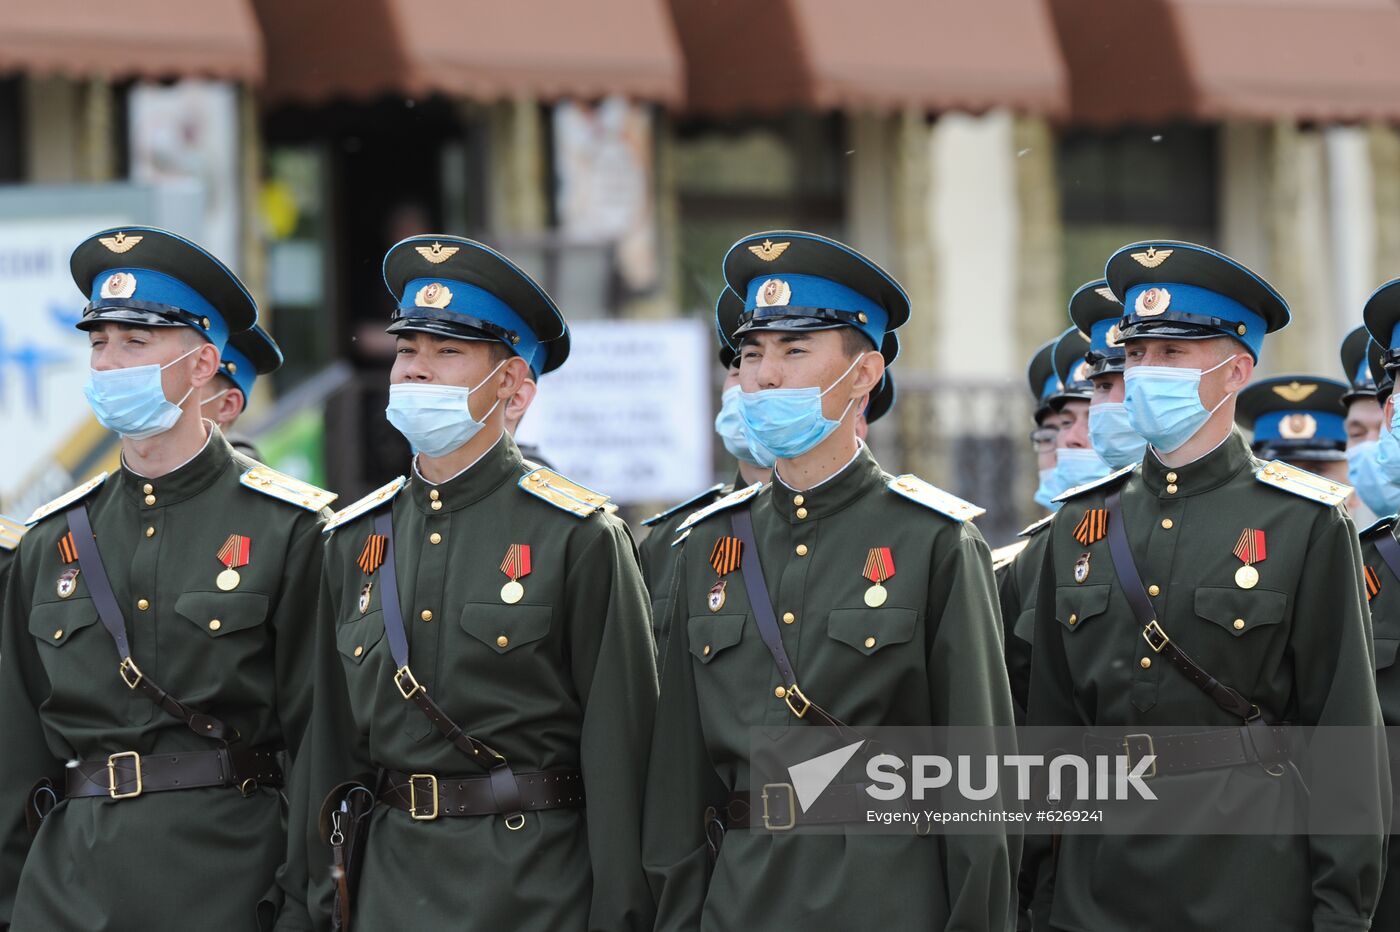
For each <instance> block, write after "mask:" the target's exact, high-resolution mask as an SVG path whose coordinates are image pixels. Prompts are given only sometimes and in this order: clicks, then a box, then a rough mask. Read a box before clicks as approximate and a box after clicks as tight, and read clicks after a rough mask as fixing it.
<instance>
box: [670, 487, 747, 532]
mask: <svg viewBox="0 0 1400 932" xmlns="http://www.w3.org/2000/svg"><path fill="white" fill-rule="evenodd" d="M763 489H764V485H763V483H762V482H755V483H754V484H753V485H749V486H745V487H744V488H742V489H735V490H734V491H733V492H730V493H729V494H728V495H726V496H724V497H723V498H721V499H718V500H717V501H713V502H710V504H708V505H706V506H705V507H704V508H701V509H700V510H699V511H697V512H695V513H694V514H692V515H691V516H690V517H688V518H686V519H685V520H684V521H682V522H681V524H680V527H678V528H676V539H675V540H674V541H672V542H671V543H672V545H673V546H674V545H675V544H678V543H680V542H681V539H682V535H683V534H684V533H685V532H686V531H689V530H690V529H691V528H693V527H695V525H697V524H699V523H700V522H701V521H704V520H705V519H706V518H708V517H709V516H710V515H712V514H717V513H718V512H721V511H724V510H725V509H727V508H733V507H734V506H735V505H739V504H742V503H743V502H746V501H748V500H749V499H751V498H753V497H754V496H755V495H757V494H758V493H759V492H762V491H763Z"/></svg>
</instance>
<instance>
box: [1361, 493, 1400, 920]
mask: <svg viewBox="0 0 1400 932" xmlns="http://www.w3.org/2000/svg"><path fill="white" fill-rule="evenodd" d="M1398 528H1400V522H1397V521H1396V518H1395V516H1394V515H1392V516H1391V517H1389V518H1384V519H1382V520H1381V521H1378V522H1376V523H1375V524H1373V525H1372V526H1371V527H1369V528H1367V529H1366V530H1365V531H1362V532H1361V559H1362V562H1363V563H1364V564H1365V578H1366V593H1367V597H1368V598H1369V600H1370V606H1371V629H1372V631H1373V632H1374V633H1375V641H1376V692H1377V694H1378V695H1379V696H1380V701H1381V715H1382V717H1383V718H1384V719H1385V724H1386V727H1387V728H1392V729H1393V728H1396V727H1400V664H1397V663H1396V662H1395V661H1396V653H1397V651H1400V577H1397V576H1396V575H1395V574H1394V573H1393V572H1391V570H1390V567H1389V566H1388V565H1387V564H1386V562H1385V560H1383V559H1382V558H1381V555H1380V551H1379V550H1377V549H1376V542H1377V541H1378V540H1379V539H1380V538H1381V536H1382V535H1390V536H1391V537H1392V538H1393V539H1396V540H1400V538H1396V537H1395V534H1396V531H1397V529H1398ZM1390 758H1391V761H1392V764H1391V781H1392V784H1393V783H1394V781H1395V778H1396V776H1397V775H1400V747H1396V746H1394V744H1393V743H1392V746H1391V748H1390ZM1392 789H1393V786H1392ZM1386 856H1387V859H1388V865H1389V866H1388V868H1387V870H1386V873H1385V886H1384V888H1383V889H1382V891H1381V899H1380V905H1379V906H1377V907H1376V915H1375V917H1374V919H1373V920H1372V922H1371V928H1373V929H1400V837H1397V836H1396V835H1391V838H1390V846H1389V847H1388V848H1387V851H1386Z"/></svg>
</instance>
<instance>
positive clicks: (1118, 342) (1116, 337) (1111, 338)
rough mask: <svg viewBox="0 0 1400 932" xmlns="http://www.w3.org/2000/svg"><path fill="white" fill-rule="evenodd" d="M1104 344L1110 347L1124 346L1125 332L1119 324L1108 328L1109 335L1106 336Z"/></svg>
mask: <svg viewBox="0 0 1400 932" xmlns="http://www.w3.org/2000/svg"><path fill="white" fill-rule="evenodd" d="M1104 342H1105V343H1107V344H1108V345H1109V346H1122V345H1123V330H1122V328H1120V327H1119V326H1118V325H1117V324H1114V325H1113V326H1111V327H1109V328H1108V333H1107V334H1105V335H1104Z"/></svg>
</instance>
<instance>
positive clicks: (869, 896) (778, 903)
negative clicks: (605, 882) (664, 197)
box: [645, 232, 1019, 930]
mask: <svg viewBox="0 0 1400 932" xmlns="http://www.w3.org/2000/svg"><path fill="white" fill-rule="evenodd" d="M724 272H725V279H726V281H727V282H728V284H729V286H730V287H731V288H733V289H734V290H735V291H736V292H737V293H740V294H743V295H744V296H745V310H744V313H743V315H742V317H741V318H740V326H739V327H738V328H737V331H736V332H735V333H734V334H733V335H732V337H733V338H734V339H735V340H736V341H737V342H738V344H739V347H740V350H739V352H740V356H741V363H740V383H741V386H742V389H743V394H742V395H741V396H740V397H741V399H742V407H741V410H742V411H743V415H744V422H745V426H746V429H747V431H748V434H749V441H750V443H751V444H753V445H754V446H755V448H757V449H762V450H766V451H768V453H769V454H770V455H771V456H773V457H774V458H775V460H776V467H775V472H774V479H773V482H772V483H771V484H770V485H769V486H767V487H763V488H762V489H760V488H758V487H752V486H751V487H749V488H747V489H741V490H738V491H736V492H734V493H732V494H731V495H728V496H726V497H725V498H722V499H720V500H719V501H717V502H715V503H714V504H713V505H711V506H710V507H708V508H706V509H702V510H701V511H699V512H697V513H695V514H694V515H692V516H691V517H689V518H687V519H686V521H685V522H683V523H682V525H681V527H680V529H679V535H678V537H679V538H680V539H681V543H680V545H679V548H678V549H679V550H680V553H679V556H678V557H677V563H676V568H675V583H674V585H673V587H672V591H673V593H674V595H673V597H672V600H671V604H670V609H669V610H670V616H671V620H670V623H669V625H668V637H667V644H666V645H665V646H664V647H663V648H662V658H663V660H662V667H663V669H662V684H663V685H662V691H661V699H660V702H659V703H658V707H657V709H658V711H657V719H656V729H655V732H654V733H653V738H652V756H651V765H650V768H649V771H648V776H647V793H646V800H647V806H646V822H645V860H646V867H647V871H648V875H649V877H650V879H651V883H652V889H653V890H654V891H655V894H656V898H657V902H658V919H657V926H656V928H657V929H658V930H677V929H696V928H699V929H782V928H789V927H791V928H802V927H804V926H809V927H813V928H824V929H909V928H957V929H967V930H977V929H998V930H1000V929H1004V928H1005V927H1006V925H1007V923H1008V922H1009V920H1010V918H1011V910H1012V907H1011V899H1012V896H1013V884H1014V879H1015V873H1016V863H1017V860H1018V855H1019V842H1018V840H1016V839H1010V838H1008V837H1006V836H1005V835H1004V834H1003V835H985V836H978V837H971V836H950V837H947V838H944V839H934V838H929V837H920V836H917V835H915V834H913V833H912V832H911V833H910V834H909V835H895V836H872V835H868V834H857V833H848V832H845V831H841V830H840V827H841V825H842V823H845V822H857V821H864V817H865V813H864V809H863V808H862V807H860V805H859V802H858V801H857V803H856V804H855V805H853V806H851V807H848V808H849V810H850V811H847V810H845V809H842V808H841V807H840V806H839V804H838V805H836V806H834V807H833V808H831V809H829V810H826V811H824V812H823V813H822V820H823V821H824V822H825V823H826V824H829V825H831V826H833V827H835V828H837V829H838V831H837V832H836V833H835V834H822V835H811V834H801V833H799V834H782V833H781V832H779V831H769V830H766V829H763V828H758V829H754V830H751V829H750V828H749V823H748V816H747V812H749V811H751V809H752V808H753V807H756V806H760V803H759V797H760V795H763V794H765V793H767V794H768V795H767V796H766V799H765V801H764V803H763V804H762V807H761V808H760V811H766V812H767V813H768V814H769V816H770V817H771V820H770V821H768V822H767V823H766V824H767V825H768V826H770V827H773V828H777V827H780V826H781V825H784V824H789V823H790V824H792V825H795V826H801V825H803V824H804V821H805V820H806V819H807V818H808V817H809V814H815V813H816V812H817V811H818V810H820V809H823V807H824V806H825V804H824V803H818V804H817V809H814V810H810V811H804V812H798V811H797V807H796V804H795V802H794V800H793V799H792V798H791V797H790V796H786V797H785V795H784V794H783V793H782V792H779V791H778V789H780V788H778V789H774V790H773V791H772V792H769V791H768V789H767V788H763V787H760V786H759V785H754V784H753V783H751V781H750V773H751V763H750V760H749V742H750V729H751V728H752V727H755V726H760V725H772V726H785V725H789V724H791V725H794V726H797V727H805V726H803V725H801V723H800V722H799V720H798V719H797V718H795V717H794V715H795V714H796V713H798V712H801V713H803V715H804V717H805V720H806V721H809V722H810V721H820V720H823V715H825V716H827V717H833V718H839V719H840V720H842V721H844V722H846V723H849V724H850V725H851V726H852V727H855V728H861V727H864V726H876V725H882V724H896V723H897V724H900V725H917V724H926V725H976V726H990V725H1010V724H1011V723H1012V710H1011V696H1010V691H1009V688H1008V686H1007V682H1006V673H1005V667H1004V666H1003V660H1002V655H1001V635H1000V630H999V624H1000V622H999V619H998V618H997V615H996V605H995V593H994V590H993V581H992V569H991V559H990V553H989V552H988V550H987V546H986V544H985V543H984V542H983V540H982V538H981V535H979V534H978V533H977V531H976V529H975V528H974V527H973V526H972V525H971V524H970V523H969V519H971V518H972V517H975V516H976V515H978V514H980V513H981V510H980V509H978V508H976V507H975V506H972V505H970V504H968V503H966V502H963V501H962V500H960V499H957V498H955V497H953V496H951V495H949V494H947V493H945V492H942V491H940V490H938V489H935V488H934V487H933V486H931V485H929V484H927V483H925V482H923V481H922V480H920V479H918V478H916V477H914V476H907V475H906V476H900V477H892V476H890V475H888V474H886V473H884V472H883V471H882V470H881V469H880V467H879V464H878V463H876V462H875V460H874V458H873V457H872V456H871V454H870V451H869V450H868V449H867V448H866V447H865V446H864V444H862V443H861V442H860V441H859V440H858V439H857V437H856V432H855V413H856V412H858V411H859V409H860V407H861V406H862V405H863V403H864V401H865V398H866V396H868V395H869V394H870V393H871V392H872V391H874V390H875V388H876V386H877V385H878V384H879V381H880V378H881V375H882V374H883V371H884V360H883V359H882V358H881V354H880V352H879V351H878V348H879V347H880V346H881V345H882V343H883V338H884V335H885V333H886V332H888V331H889V330H893V329H895V328H897V327H898V326H900V325H901V324H903V323H904V322H905V320H906V319H907V318H908V315H909V301H908V298H907V296H906V295H905V293H904V291H903V289H901V288H900V286H899V285H898V284H897V283H896V282H895V281H894V280H893V279H892V278H891V277H890V276H889V275H888V274H887V273H885V272H884V271H883V270H882V269H880V268H879V267H878V266H876V265H875V264H874V263H873V262H871V261H870V260H868V259H866V258H865V257H863V256H861V255H859V254H858V253H856V252H855V251H853V250H851V249H850V248H848V247H846V246H843V245H842V244H840V243H837V242H834V241H832V240H828V239H825V238H824V237H820V236H816V235H814V234H811V233H799V232H774V233H766V234H757V235H754V236H749V237H746V238H744V239H742V240H740V241H739V242H738V243H736V244H735V245H734V246H733V247H732V248H731V249H730V250H729V253H728V254H727V255H726V257H725V261H724ZM755 570H756V571H757V572H758V573H759V574H760V578H761V579H762V580H763V586H762V588H763V589H764V590H766V592H760V591H758V589H757V587H758V585H759V584H758V583H754V584H753V585H754V588H751V587H750V585H749V583H748V574H750V573H753V572H755ZM756 609H757V611H756ZM763 631H767V632H769V634H761V632H763ZM770 638H771V639H773V640H775V641H776V642H777V643H779V644H781V645H784V647H783V649H782V651H781V654H782V656H783V657H784V658H786V659H785V660H784V661H783V663H784V664H785V665H786V672H785V673H783V674H780V673H779V672H778V666H777V661H775V658H774V656H773V655H772V654H770V650H769V649H768V648H767V647H766V646H765V641H766V640H769V639H770ZM775 653H777V651H776V650H775ZM794 660H795V667H794V666H793V664H792V661H794ZM798 678H800V680H801V685H800V686H799V685H798V683H797V680H798ZM821 708H824V709H825V712H824V713H819V712H818V711H817V710H818V709H821ZM839 782H841V781H839V780H838V783H839ZM775 786H776V785H775ZM840 795H842V798H846V797H845V796H844V794H840ZM858 808H859V809H860V810H861V811H859V812H856V811H854V810H855V809H858ZM707 810H708V811H709V816H710V818H709V820H708V822H707V818H706V814H707ZM715 820H719V821H723V822H727V826H728V829H727V833H725V835H724V838H723V842H722V844H721V845H719V847H718V854H717V859H716V860H715V861H714V863H713V865H711V862H710V856H709V844H707V832H706V828H707V824H710V825H711V827H712V823H713V822H714V821H715ZM896 877H898V878H908V879H909V880H910V882H909V883H907V884H902V885H901V887H900V890H899V895H898V896H882V895H879V892H880V891H881V890H887V889H889V887H888V884H889V882H890V880H891V878H896Z"/></svg>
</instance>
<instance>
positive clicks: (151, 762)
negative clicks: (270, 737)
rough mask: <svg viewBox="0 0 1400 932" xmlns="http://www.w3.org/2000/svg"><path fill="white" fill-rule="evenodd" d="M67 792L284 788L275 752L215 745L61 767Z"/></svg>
mask: <svg viewBox="0 0 1400 932" xmlns="http://www.w3.org/2000/svg"><path fill="white" fill-rule="evenodd" d="M64 780H65V782H66V783H67V786H66V794H67V796H69V797H70V798H71V797H84V796H107V797H111V798H112V799H134V798H135V797H137V796H143V795H145V794H146V793H164V792H168V791H171V790H194V789H200V788H203V787H211V786H216V787H223V786H236V787H238V789H239V790H240V791H241V792H243V794H244V795H247V794H248V793H251V792H252V791H253V790H254V789H256V788H257V787H258V786H282V785H283V778H282V765H281V764H280V763H278V753H277V751H275V750H269V749H258V750H255V749H253V748H219V749H218V750H214V751H186V752H177V753H174V754H137V753H136V752H135V751H122V752H120V753H118V754H111V755H109V756H107V757H105V758H102V759H100V760H81V761H78V762H77V763H76V764H74V765H72V766H70V767H66V768H64Z"/></svg>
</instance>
